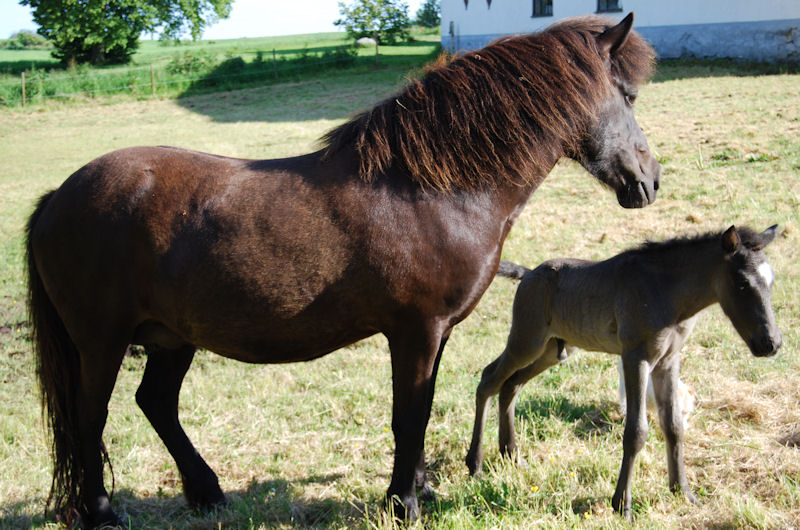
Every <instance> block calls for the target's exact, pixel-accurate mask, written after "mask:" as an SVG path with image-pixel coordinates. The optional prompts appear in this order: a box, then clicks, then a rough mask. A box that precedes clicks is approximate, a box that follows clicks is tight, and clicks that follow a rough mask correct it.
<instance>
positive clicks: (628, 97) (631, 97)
mask: <svg viewBox="0 0 800 530" xmlns="http://www.w3.org/2000/svg"><path fill="white" fill-rule="evenodd" d="M625 103H627V104H628V105H630V106H633V104H634V103H636V94H625Z"/></svg>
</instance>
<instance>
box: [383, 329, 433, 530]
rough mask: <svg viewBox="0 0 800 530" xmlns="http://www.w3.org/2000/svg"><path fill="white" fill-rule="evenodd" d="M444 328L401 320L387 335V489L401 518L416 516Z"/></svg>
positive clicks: (387, 493)
mask: <svg viewBox="0 0 800 530" xmlns="http://www.w3.org/2000/svg"><path fill="white" fill-rule="evenodd" d="M426 325H427V326H428V329H426ZM420 329H422V332H420ZM446 334H447V331H446V330H441V329H436V326H435V325H430V324H428V323H421V324H417V325H408V326H404V327H403V328H402V329H398V330H395V331H394V332H392V333H391V334H389V335H388V339H389V349H390V351H391V356H392V389H393V394H394V398H393V404H392V431H393V432H394V440H395V455H394V469H393V471H392V481H391V483H390V484H389V489H388V491H387V492H386V495H387V499H388V501H389V502H390V503H391V504H392V505H393V506H394V510H395V514H396V515H397V516H398V517H401V518H407V519H412V520H413V519H417V518H418V517H419V506H418V504H417V494H416V479H417V476H418V472H417V471H418V469H419V466H420V464H424V458H423V454H422V451H423V447H424V442H425V429H426V428H427V425H428V419H429V418H430V412H431V402H432V399H433V391H434V384H435V378H434V375H435V373H436V367H437V365H438V359H439V356H440V355H441V348H443V346H444V344H443V342H442V338H443V337H444V336H445V335H446ZM423 482H424V479H423Z"/></svg>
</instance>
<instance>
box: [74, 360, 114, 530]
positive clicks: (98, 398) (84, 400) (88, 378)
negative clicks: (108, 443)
mask: <svg viewBox="0 0 800 530" xmlns="http://www.w3.org/2000/svg"><path fill="white" fill-rule="evenodd" d="M78 350H79V351H80V352H81V357H80V371H81V375H80V388H79V389H78V392H77V396H76V397H77V399H76V405H77V406H76V410H77V412H78V421H77V424H78V441H77V445H78V447H79V451H80V458H81V463H82V472H83V480H82V484H81V488H82V491H81V498H82V502H83V506H80V507H77V506H76V508H78V509H79V510H80V512H81V516H82V517H83V519H84V521H83V523H84V526H85V527H87V528H95V527H98V526H117V525H120V524H122V521H121V520H120V519H119V517H117V515H116V514H115V513H114V511H113V510H112V509H111V500H110V498H109V495H108V491H107V490H106V488H105V485H104V484H103V459H104V457H105V458H106V459H107V458H108V456H107V454H106V450H105V446H104V445H103V429H104V428H105V425H106V419H107V417H108V401H109V399H110V398H111V393H112V391H113V390H114V384H115V383H116V380H117V372H118V371H119V367H120V365H121V364H122V358H123V357H124V355H125V345H124V344H118V345H117V346H116V347H111V348H105V347H102V348H101V347H85V346H84V347H79V348H78Z"/></svg>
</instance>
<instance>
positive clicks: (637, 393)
mask: <svg viewBox="0 0 800 530" xmlns="http://www.w3.org/2000/svg"><path fill="white" fill-rule="evenodd" d="M642 357H643V356H642V355H640V354H639V352H635V351H634V352H625V353H623V354H622V365H623V371H624V373H625V395H626V398H627V402H628V411H627V415H626V416H625V434H624V435H623V439H622V467H621V468H620V471H619V478H618V479H617V487H616V489H615V490H614V497H613V498H612V499H611V505H612V506H613V507H614V509H615V510H617V511H618V512H620V513H621V514H622V515H623V517H625V518H626V519H630V518H631V480H632V478H633V469H634V463H635V461H636V455H637V454H638V453H639V451H641V449H642V447H644V443H645V441H646V440H647V406H646V403H645V399H646V392H647V377H648V375H649V372H650V366H649V365H648V363H647V361H645V360H644V359H643V358H642Z"/></svg>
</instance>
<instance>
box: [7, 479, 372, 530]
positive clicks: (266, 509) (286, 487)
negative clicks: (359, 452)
mask: <svg viewBox="0 0 800 530" xmlns="http://www.w3.org/2000/svg"><path fill="white" fill-rule="evenodd" d="M341 477H342V475H341V474H331V475H324V476H311V477H307V478H304V479H300V480H294V481H288V480H284V479H274V480H265V481H255V480H254V481H252V482H250V484H248V485H247V487H246V488H243V489H239V490H228V491H226V492H225V495H226V498H227V500H228V503H227V504H226V505H225V506H221V507H219V508H217V509H216V510H212V511H200V510H196V509H193V508H191V507H189V506H188V505H187V504H186V500H185V499H184V497H183V495H180V494H176V495H162V494H158V495H152V496H141V495H140V494H138V493H136V492H134V491H133V490H130V489H121V490H118V491H116V492H115V493H114V497H113V500H112V502H113V504H114V507H115V509H116V510H117V514H118V515H119V516H120V517H121V519H122V520H123V521H124V522H125V524H126V526H127V527H129V528H145V527H150V528H152V527H161V526H163V525H165V524H168V526H169V527H171V528H192V529H202V528H208V529H209V530H210V529H212V528H214V529H216V528H263V527H266V528H270V527H274V526H286V525H288V526H292V527H304V528H308V527H311V528H313V527H322V528H327V527H330V526H331V525H335V524H337V523H338V524H340V525H341V524H347V521H356V520H363V519H364V518H365V517H370V516H371V515H370V514H371V513H372V512H377V510H370V509H368V508H367V506H368V504H369V503H370V502H372V503H374V504H376V505H377V504H378V503H380V499H368V500H367V503H364V504H361V503H358V502H354V501H341V500H336V499H332V498H329V497H328V498H317V499H309V498H303V497H300V496H297V494H296V492H295V491H294V486H298V485H304V484H333V483H334V482H335V481H337V480H338V479H340V478H341ZM34 502H36V501H22V502H19V503H15V504H12V505H5V506H2V507H0V528H35V527H41V526H44V525H45V524H46V523H47V521H49V520H53V515H52V514H47V515H45V514H44V513H41V512H40V513H38V514H36V515H34V516H32V517H31V516H28V515H26V514H24V510H25V509H26V508H27V507H29V506H30V505H31V504H32V503H34Z"/></svg>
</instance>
